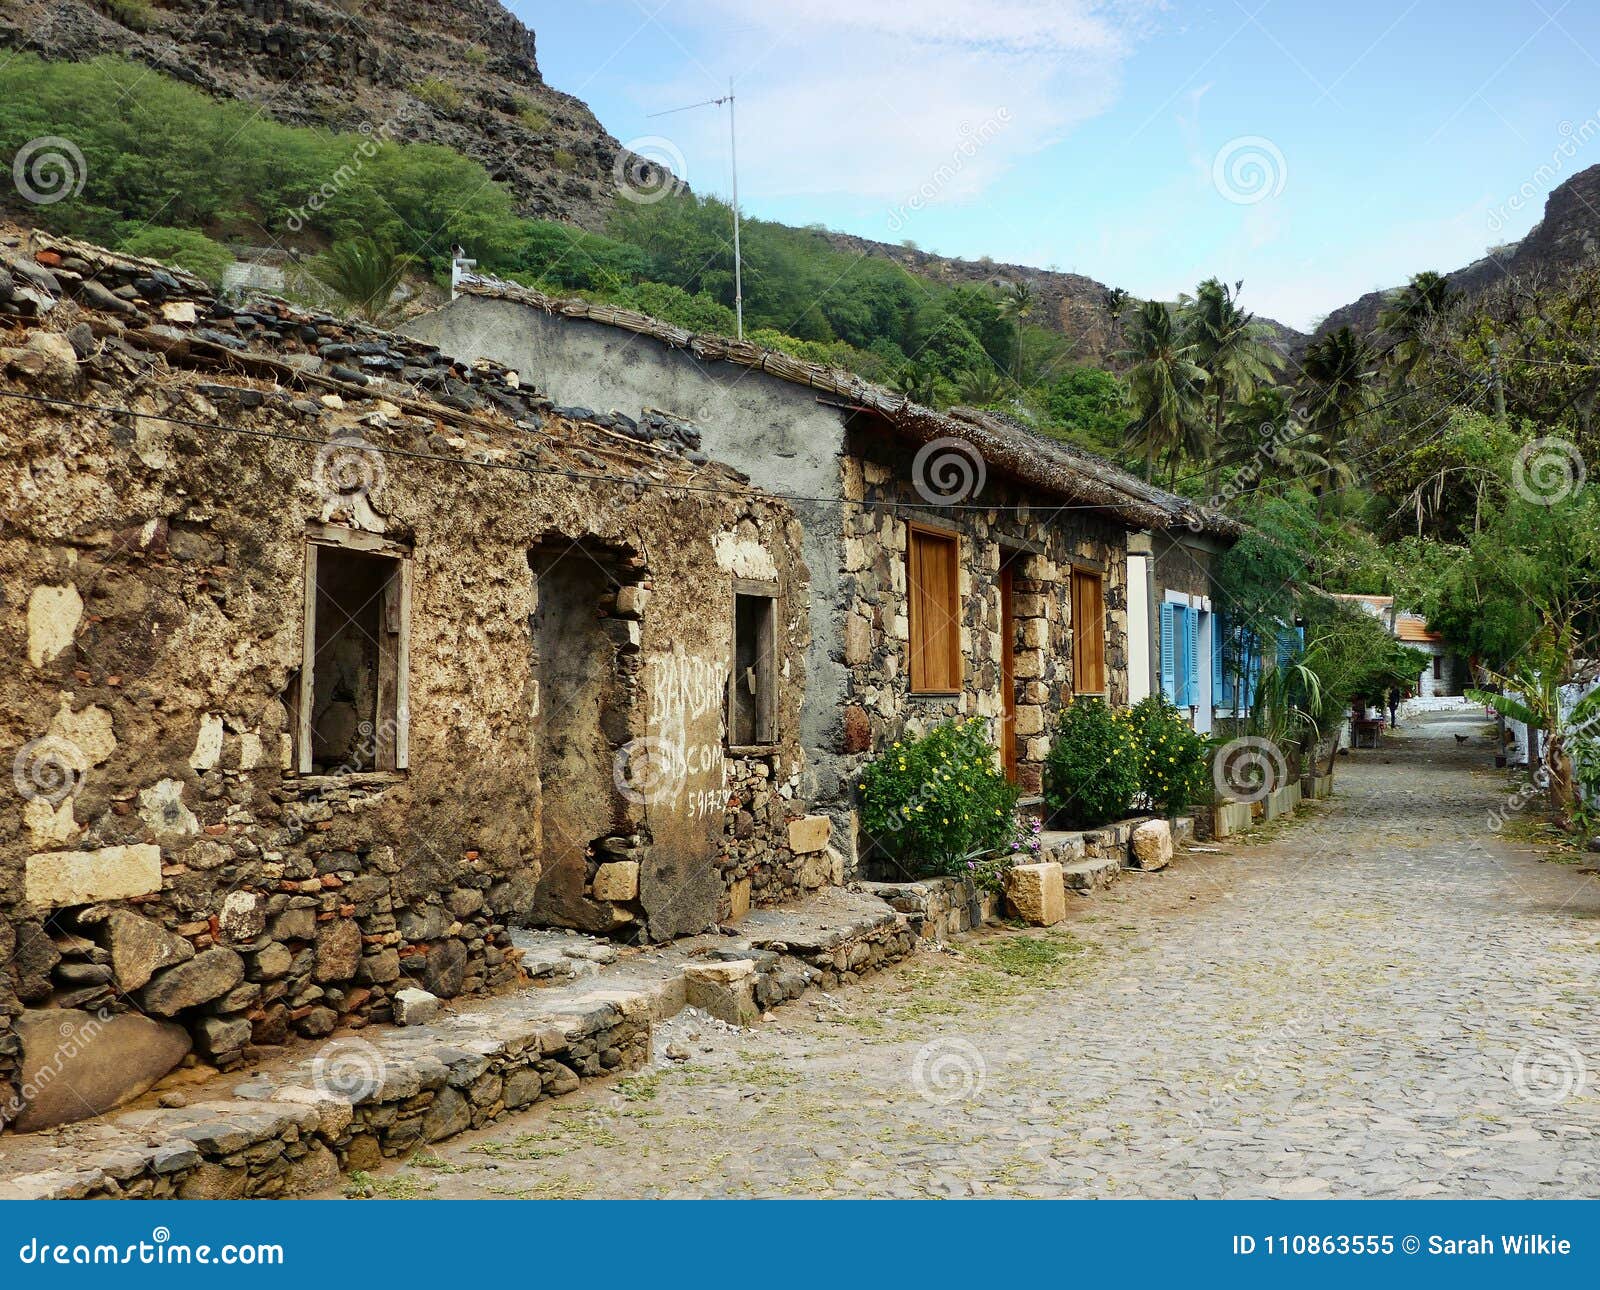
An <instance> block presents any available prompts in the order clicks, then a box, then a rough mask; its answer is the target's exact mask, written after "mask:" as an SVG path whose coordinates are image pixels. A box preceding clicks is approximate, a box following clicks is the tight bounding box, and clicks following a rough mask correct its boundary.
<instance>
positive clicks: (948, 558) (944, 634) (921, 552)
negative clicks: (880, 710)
mask: <svg viewBox="0 0 1600 1290" xmlns="http://www.w3.org/2000/svg"><path fill="white" fill-rule="evenodd" d="M960 549H961V548H960V541H959V539H958V538H956V537H955V536H953V535H952V534H949V533H938V532H934V531H932V530H929V529H922V528H915V527H913V528H912V529H911V530H910V534H909V539H908V542H907V547H906V561H907V566H908V568H907V573H908V577H907V579H906V583H907V588H906V589H907V593H908V597H909V599H910V602H911V603H910V614H909V626H910V634H911V689H912V691H913V693H918V694H959V693H960V692H961V671H962V669H961V563H960Z"/></svg>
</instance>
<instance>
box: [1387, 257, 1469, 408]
mask: <svg viewBox="0 0 1600 1290" xmlns="http://www.w3.org/2000/svg"><path fill="white" fill-rule="evenodd" d="M1460 298H1461V293H1460V292H1458V291H1453V290H1452V289H1451V287H1450V279H1449V278H1446V277H1445V276H1443V275H1442V274H1438V273H1435V272H1433V271H1432V270H1431V269H1429V270H1425V271H1424V272H1422V273H1419V274H1417V275H1416V277H1414V278H1412V279H1411V281H1410V282H1409V283H1407V284H1406V285H1405V286H1403V287H1401V288H1400V289H1399V290H1398V291H1395V292H1393V293H1392V294H1391V295H1390V296H1389V298H1388V299H1387V300H1386V301H1385V302H1384V306H1383V309H1382V311H1381V312H1380V313H1379V314H1378V326H1379V328H1380V329H1381V330H1382V331H1383V332H1385V333H1386V334H1387V335H1388V337H1389V348H1388V350H1387V351H1386V357H1387V358H1388V360H1389V363H1390V365H1391V367H1392V369H1393V371H1394V377H1395V382H1396V384H1399V383H1400V382H1401V381H1403V380H1404V379H1405V378H1406V377H1407V376H1409V375H1410V374H1411V369H1412V368H1414V367H1415V366H1416V365H1417V361H1418V360H1419V359H1420V358H1421V357H1422V355H1423V353H1424V351H1425V350H1426V348H1427V346H1426V342H1425V341H1424V339H1423V333H1424V331H1426V329H1427V327H1428V324H1429V323H1430V322H1432V320H1433V319H1434V318H1435V317H1437V316H1438V315H1439V314H1441V313H1443V312H1444V311H1445V310H1447V309H1449V308H1450V306H1451V305H1453V304H1455V302H1456V301H1457V300H1459V299H1460Z"/></svg>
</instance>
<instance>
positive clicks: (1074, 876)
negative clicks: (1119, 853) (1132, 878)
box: [1061, 856, 1122, 891]
mask: <svg viewBox="0 0 1600 1290" xmlns="http://www.w3.org/2000/svg"><path fill="white" fill-rule="evenodd" d="M1061 872H1062V875H1063V876H1064V877H1065V878H1066V880H1067V886H1068V887H1071V888H1072V889H1073V890H1074V891H1103V890H1104V889H1105V888H1107V887H1109V886H1110V885H1111V884H1112V883H1114V882H1115V881H1116V880H1117V879H1118V878H1120V877H1121V876H1122V862H1121V861H1120V860H1118V859H1117V858H1116V857H1115V856H1089V857H1087V858H1085V859H1083V860H1074V861H1073V862H1072V863H1071V864H1064V865H1062V866H1061Z"/></svg>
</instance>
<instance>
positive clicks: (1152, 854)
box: [1132, 820, 1172, 869]
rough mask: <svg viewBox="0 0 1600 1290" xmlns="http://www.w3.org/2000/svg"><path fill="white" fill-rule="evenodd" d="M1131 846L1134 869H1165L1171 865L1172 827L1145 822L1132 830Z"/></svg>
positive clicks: (1161, 822) (1162, 822) (1159, 822)
mask: <svg viewBox="0 0 1600 1290" xmlns="http://www.w3.org/2000/svg"><path fill="white" fill-rule="evenodd" d="M1132 846H1133V867H1134V868H1135V869H1165V868H1166V867H1167V866H1168V865H1169V864H1171V863H1172V826H1171V825H1170V824H1168V823H1167V822H1166V821H1165V820H1146V821H1145V822H1144V823H1143V824H1141V825H1139V827H1138V828H1136V829H1134V831H1133V842H1132Z"/></svg>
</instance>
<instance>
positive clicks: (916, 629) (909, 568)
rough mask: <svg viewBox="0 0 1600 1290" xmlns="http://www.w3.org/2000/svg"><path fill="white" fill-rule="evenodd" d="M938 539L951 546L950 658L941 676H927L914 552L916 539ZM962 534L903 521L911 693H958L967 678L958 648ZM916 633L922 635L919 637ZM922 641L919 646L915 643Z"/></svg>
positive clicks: (944, 695)
mask: <svg viewBox="0 0 1600 1290" xmlns="http://www.w3.org/2000/svg"><path fill="white" fill-rule="evenodd" d="M922 541H931V542H941V543H945V544H947V545H948V547H949V550H950V553H951V554H950V597H951V600H950V602H949V608H950V609H951V610H952V611H953V612H951V613H949V614H948V615H947V616H948V618H949V624H948V631H949V637H948V641H949V645H948V650H949V658H948V659H947V660H946V663H947V665H948V667H949V668H950V672H949V673H948V674H946V675H944V676H941V677H935V678H930V677H929V676H928V675H927V673H928V666H927V655H928V641H927V637H926V634H925V632H924V631H923V630H922V629H924V628H925V627H926V624H925V623H923V622H922V621H921V614H920V612H919V611H918V609H917V586H918V572H919V563H920V558H921V557H920V556H919V555H918V554H917V552H918V548H919V542H922ZM961 616H962V601H961V534H960V533H959V532H957V531H953V530H951V529H947V528H942V527H937V526H935V525H932V524H924V523H920V522H916V521H911V522H908V523H907V525H906V653H907V664H906V683H907V686H908V688H909V691H910V693H911V695H912V696H913V697H925V698H939V699H947V698H953V697H955V696H958V695H960V694H961V692H962V687H963V685H964V684H965V682H966V662H967V660H966V656H965V655H964V654H963V653H962V650H961ZM919 637H920V638H921V639H920V641H919ZM919 644H920V645H921V648H920V649H919V648H918V646H919ZM934 680H945V681H952V680H953V682H954V684H953V685H948V686H944V685H935V684H932V683H931V682H932V681H934Z"/></svg>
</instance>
